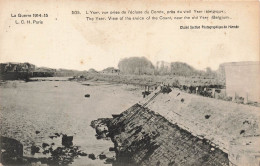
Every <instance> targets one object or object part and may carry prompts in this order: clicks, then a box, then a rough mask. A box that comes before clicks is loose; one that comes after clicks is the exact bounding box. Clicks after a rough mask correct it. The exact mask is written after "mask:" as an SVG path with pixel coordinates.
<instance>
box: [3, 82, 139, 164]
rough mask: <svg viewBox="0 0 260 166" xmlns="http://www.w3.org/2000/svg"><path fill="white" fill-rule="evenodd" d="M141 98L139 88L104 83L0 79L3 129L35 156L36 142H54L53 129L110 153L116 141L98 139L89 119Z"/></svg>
mask: <svg viewBox="0 0 260 166" xmlns="http://www.w3.org/2000/svg"><path fill="white" fill-rule="evenodd" d="M86 94H89V95H90V97H85V95H86ZM141 98H142V95H141V88H139V87H135V86H132V85H122V84H110V83H106V82H92V81H86V82H76V81H67V78H48V79H43V80H38V81H32V82H24V81H6V82H1V86H0V101H1V104H0V126H1V128H0V131H1V135H2V136H6V137H10V138H14V139H16V140H18V141H20V142H21V143H22V144H23V146H24V156H29V157H34V156H32V154H31V151H30V147H31V146H32V145H41V144H42V143H43V142H46V143H49V144H50V143H52V142H55V140H54V139H51V138H50V137H49V136H52V135H54V133H62V134H67V135H69V136H73V145H76V146H79V147H80V149H81V150H82V151H84V152H86V153H87V154H90V153H93V154H95V155H96V156H97V155H99V154H100V153H102V152H105V153H108V149H109V147H113V143H112V142H111V141H109V140H102V139H101V140H97V139H96V137H95V134H96V133H95V130H94V129H93V128H91V127H90V122H91V121H92V120H95V119H98V118H102V117H106V118H107V117H111V115H112V114H119V113H121V112H122V111H124V110H126V109H127V108H129V107H130V106H132V105H133V104H135V103H137V102H138V101H139V100H140V99H141ZM56 142H57V140H56ZM110 155H111V154H110ZM112 155H113V154H112ZM71 165H77V166H78V165H104V161H103V160H99V159H97V160H91V159H89V158H88V157H79V158H76V159H75V160H74V162H73V163H72V164H71Z"/></svg>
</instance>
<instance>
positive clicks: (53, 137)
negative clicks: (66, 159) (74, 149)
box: [49, 136, 57, 139]
mask: <svg viewBox="0 0 260 166" xmlns="http://www.w3.org/2000/svg"><path fill="white" fill-rule="evenodd" d="M49 137H50V138H51V139H53V138H57V136H49Z"/></svg>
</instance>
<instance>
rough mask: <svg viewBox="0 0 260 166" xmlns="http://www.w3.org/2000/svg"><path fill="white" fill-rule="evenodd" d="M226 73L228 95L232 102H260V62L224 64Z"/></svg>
mask: <svg viewBox="0 0 260 166" xmlns="http://www.w3.org/2000/svg"><path fill="white" fill-rule="evenodd" d="M222 65H223V67H224V71H225V81H226V95H227V96H230V97H232V100H235V99H238V98H240V99H243V100H244V103H247V102H260V62H259V61H257V62H231V63H224V64H222Z"/></svg>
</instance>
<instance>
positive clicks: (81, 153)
mask: <svg viewBox="0 0 260 166" xmlns="http://www.w3.org/2000/svg"><path fill="white" fill-rule="evenodd" d="M79 155H80V156H87V155H88V154H87V153H85V152H79Z"/></svg>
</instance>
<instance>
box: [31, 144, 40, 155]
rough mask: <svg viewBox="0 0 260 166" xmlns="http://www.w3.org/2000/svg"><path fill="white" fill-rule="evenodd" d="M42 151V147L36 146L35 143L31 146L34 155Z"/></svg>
mask: <svg viewBox="0 0 260 166" xmlns="http://www.w3.org/2000/svg"><path fill="white" fill-rule="evenodd" d="M39 151H40V148H39V147H37V146H35V145H32V146H31V154H32V155H34V154H35V153H39Z"/></svg>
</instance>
